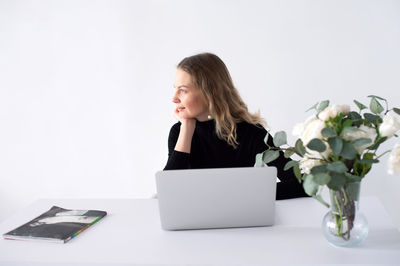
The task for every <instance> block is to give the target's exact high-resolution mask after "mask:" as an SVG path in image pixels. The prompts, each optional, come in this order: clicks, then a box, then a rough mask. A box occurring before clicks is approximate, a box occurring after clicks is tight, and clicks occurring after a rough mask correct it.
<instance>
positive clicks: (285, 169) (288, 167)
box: [283, 160, 298, 171]
mask: <svg viewBox="0 0 400 266" xmlns="http://www.w3.org/2000/svg"><path fill="white" fill-rule="evenodd" d="M296 163H298V162H297V161H292V160H290V161H289V162H287V163H286V164H285V167H283V170H284V171H287V170H289V169H290V168H292V167H293V166H294V165H295V164H296Z"/></svg>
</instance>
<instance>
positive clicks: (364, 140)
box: [351, 138, 372, 147]
mask: <svg viewBox="0 0 400 266" xmlns="http://www.w3.org/2000/svg"><path fill="white" fill-rule="evenodd" d="M371 142H372V140H371V139H368V138H361V139H356V140H355V141H353V142H352V143H351V144H353V145H354V146H355V147H361V146H364V145H365V144H369V143H371Z"/></svg>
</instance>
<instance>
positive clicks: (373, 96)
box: [367, 95, 386, 102]
mask: <svg viewBox="0 0 400 266" xmlns="http://www.w3.org/2000/svg"><path fill="white" fill-rule="evenodd" d="M367 97H369V98H377V99H379V100H382V101H385V102H386V99H384V98H382V97H379V96H376V95H368V96H367Z"/></svg>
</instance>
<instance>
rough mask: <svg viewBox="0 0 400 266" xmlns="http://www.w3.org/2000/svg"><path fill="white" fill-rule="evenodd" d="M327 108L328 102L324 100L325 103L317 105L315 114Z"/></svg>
mask: <svg viewBox="0 0 400 266" xmlns="http://www.w3.org/2000/svg"><path fill="white" fill-rule="evenodd" d="M328 106H329V100H326V101H322V102H321V103H320V104H319V106H318V108H317V112H318V113H319V112H322V111H323V110H324V109H325V108H326V107H328Z"/></svg>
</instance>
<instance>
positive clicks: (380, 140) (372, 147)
mask: <svg viewBox="0 0 400 266" xmlns="http://www.w3.org/2000/svg"><path fill="white" fill-rule="evenodd" d="M387 139H388V137H382V138H379V139H378V140H377V141H375V143H374V144H372V145H371V146H369V147H368V149H370V150H376V149H378V148H379V145H381V144H382V143H383V142H385V141H386V140H387Z"/></svg>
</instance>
